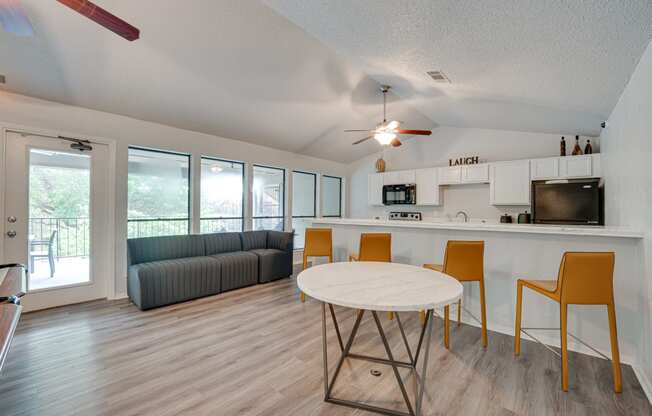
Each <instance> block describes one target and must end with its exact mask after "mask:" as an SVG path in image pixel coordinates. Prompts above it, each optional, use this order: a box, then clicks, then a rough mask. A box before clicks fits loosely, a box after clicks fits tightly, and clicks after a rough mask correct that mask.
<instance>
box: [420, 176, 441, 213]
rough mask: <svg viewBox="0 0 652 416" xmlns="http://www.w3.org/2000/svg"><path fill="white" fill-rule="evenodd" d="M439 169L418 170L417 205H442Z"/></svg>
mask: <svg viewBox="0 0 652 416" xmlns="http://www.w3.org/2000/svg"><path fill="white" fill-rule="evenodd" d="M437 171H438V169H437V168H428V169H417V170H416V171H415V173H416V185H417V205H422V206H423V205H440V204H441V202H440V193H439V181H438V180H437V173H438V172H437Z"/></svg>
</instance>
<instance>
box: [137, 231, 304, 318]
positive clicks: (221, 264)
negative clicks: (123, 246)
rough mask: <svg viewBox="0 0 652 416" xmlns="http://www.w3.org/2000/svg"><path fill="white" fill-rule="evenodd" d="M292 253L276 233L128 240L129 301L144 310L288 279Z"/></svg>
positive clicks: (287, 239) (285, 236)
mask: <svg viewBox="0 0 652 416" xmlns="http://www.w3.org/2000/svg"><path fill="white" fill-rule="evenodd" d="M292 251H293V240H292V233H285V232H280V231H245V232H242V233H219V234H199V235H178V236H169V237H147V238H131V239H129V240H127V254H128V256H127V258H128V265H129V266H128V267H129V270H128V276H127V290H128V293H129V298H130V299H131V300H132V301H133V302H134V303H135V304H136V305H137V306H138V307H139V308H140V309H142V310H146V309H151V308H155V307H158V306H163V305H169V304H172V303H178V302H183V301H187V300H190V299H196V298H199V297H202V296H210V295H215V294H218V293H221V292H226V291H228V290H233V289H238V288H241V287H245V286H250V285H255V284H256V283H266V282H270V281H272V280H277V279H281V278H284V277H289V276H290V275H291V274H292Z"/></svg>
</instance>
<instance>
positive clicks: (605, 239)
mask: <svg viewBox="0 0 652 416" xmlns="http://www.w3.org/2000/svg"><path fill="white" fill-rule="evenodd" d="M312 224H313V226H314V227H324V228H331V229H332V230H333V255H334V261H346V260H347V258H348V255H349V254H352V253H356V252H357V251H358V245H359V241H360V234H361V233H374V232H376V233H391V234H392V261H393V262H396V263H404V264H411V265H417V266H420V265H422V264H424V263H440V264H441V263H443V258H444V251H445V250H446V243H447V241H449V240H482V241H484V242H485V253H484V270H485V285H486V288H485V290H486V301H487V317H488V328H489V330H493V331H498V332H502V333H506V334H509V335H513V334H514V316H515V308H516V281H517V279H519V278H528V279H555V278H556V277H557V273H558V271H559V263H560V261H561V258H562V255H563V253H564V252H567V251H613V252H615V253H616V267H615V274H614V291H615V297H616V308H617V309H616V314H617V322H618V332H619V334H618V335H619V341H620V347H621V354H622V361H623V362H625V363H631V362H632V358H631V357H634V356H635V355H634V352H635V351H636V348H637V345H638V344H640V342H642V341H641V335H640V334H641V331H640V328H637V326H636V324H635V322H639V320H638V319H633V318H634V317H636V316H641V314H644V311H645V308H646V307H647V302H646V299H645V297H646V296H647V293H648V285H649V283H648V282H647V281H646V277H645V276H644V272H643V262H642V261H641V259H642V258H643V254H644V252H643V250H644V247H643V234H642V233H640V232H638V231H636V230H631V229H625V228H619V227H598V226H585V227H582V226H551V225H531V224H499V223H481V222H469V223H461V222H428V221H414V222H409V221H388V220H374V219H348V218H317V219H314V220H313V221H312ZM523 301H524V304H526V305H527V307H526V308H525V309H524V315H523V326H528V327H547V328H555V327H559V306H558V305H556V304H555V303H553V302H550V301H548V300H547V299H545V298H544V297H542V296H536V295H532V294H530V293H527V294H526V295H525V297H524V299H523ZM463 303H465V304H466V306H465V307H466V308H467V309H469V310H470V311H471V312H473V313H474V314H477V313H478V311H479V291H478V287H477V285H469V286H468V287H465V291H464V296H463ZM462 321H463V322H466V323H469V324H472V325H477V324H476V322H475V321H474V320H472V319H470V317H469V316H467V314H466V313H463V314H462ZM605 322H606V309H605V308H603V307H599V306H584V307H581V308H579V307H571V308H570V309H569V331H570V332H571V333H573V334H574V335H576V336H578V337H579V338H581V339H583V340H584V341H587V342H588V343H589V344H591V345H592V346H594V347H597V349H598V350H600V351H602V352H605V353H609V351H610V345H609V328H608V325H606V324H605ZM535 335H536V336H537V338H539V339H540V340H542V341H544V342H546V343H548V344H550V345H556V346H558V345H559V336H558V333H555V332H554V331H541V332H536V333H535ZM451 339H452V343H453V347H452V348H454V343H455V337H454V335H452V338H451ZM489 344H490V345H491V335H490V336H489ZM569 348H570V349H573V350H576V351H581V352H586V353H592V352H591V351H590V350H588V349H587V348H585V347H583V346H582V345H581V344H579V343H573V342H571V343H569Z"/></svg>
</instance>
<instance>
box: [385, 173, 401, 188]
mask: <svg viewBox="0 0 652 416" xmlns="http://www.w3.org/2000/svg"><path fill="white" fill-rule="evenodd" d="M380 175H381V177H382V178H383V183H382V184H383V185H399V184H400V183H401V179H400V176H399V173H398V171H396V172H384V173H381V174H380Z"/></svg>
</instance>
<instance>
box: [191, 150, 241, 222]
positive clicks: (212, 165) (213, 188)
mask: <svg viewBox="0 0 652 416" xmlns="http://www.w3.org/2000/svg"><path fill="white" fill-rule="evenodd" d="M200 199H201V206H200V207H201V217H200V223H201V232H202V233H223V232H230V231H242V227H243V218H244V163H240V162H232V161H229V160H220V159H212V158H209V157H202V158H201V196H200Z"/></svg>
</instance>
